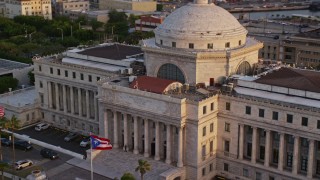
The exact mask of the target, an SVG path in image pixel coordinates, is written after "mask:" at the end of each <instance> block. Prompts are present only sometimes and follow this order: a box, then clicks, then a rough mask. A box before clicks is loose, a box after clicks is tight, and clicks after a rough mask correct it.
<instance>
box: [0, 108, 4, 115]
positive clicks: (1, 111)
mask: <svg viewBox="0 0 320 180" xmlns="http://www.w3.org/2000/svg"><path fill="white" fill-rule="evenodd" d="M3 116H4V107H3V106H0V117H3Z"/></svg>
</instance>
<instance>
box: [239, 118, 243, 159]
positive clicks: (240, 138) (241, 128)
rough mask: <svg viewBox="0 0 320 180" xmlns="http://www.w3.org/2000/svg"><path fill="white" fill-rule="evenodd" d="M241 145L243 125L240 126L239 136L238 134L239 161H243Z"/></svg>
mask: <svg viewBox="0 0 320 180" xmlns="http://www.w3.org/2000/svg"><path fill="white" fill-rule="evenodd" d="M243 143H244V125H243V124H240V134H239V159H240V160H242V159H243Z"/></svg>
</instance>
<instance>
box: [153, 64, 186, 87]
mask: <svg viewBox="0 0 320 180" xmlns="http://www.w3.org/2000/svg"><path fill="white" fill-rule="evenodd" d="M157 77H158V78H163V79H170V80H174V81H179V82H181V83H182V84H184V83H185V79H184V75H183V73H182V71H181V70H180V69H179V68H178V67H177V66H176V65H174V64H164V65H162V66H161V67H160V69H159V71H158V75H157Z"/></svg>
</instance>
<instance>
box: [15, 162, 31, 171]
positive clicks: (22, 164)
mask: <svg viewBox="0 0 320 180" xmlns="http://www.w3.org/2000/svg"><path fill="white" fill-rule="evenodd" d="M32 164H33V162H32V161H31V160H29V159H25V160H21V161H17V162H16V163H14V167H15V169H16V170H20V169H23V168H26V167H28V166H32Z"/></svg>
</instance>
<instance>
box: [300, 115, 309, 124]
mask: <svg viewBox="0 0 320 180" xmlns="http://www.w3.org/2000/svg"><path fill="white" fill-rule="evenodd" d="M301 125H302V126H308V118H306V117H302V119H301Z"/></svg>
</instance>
